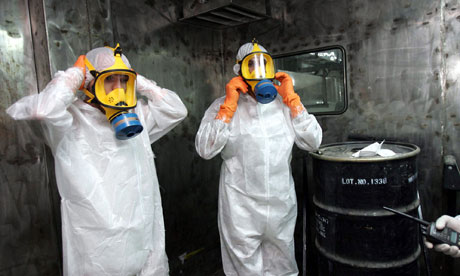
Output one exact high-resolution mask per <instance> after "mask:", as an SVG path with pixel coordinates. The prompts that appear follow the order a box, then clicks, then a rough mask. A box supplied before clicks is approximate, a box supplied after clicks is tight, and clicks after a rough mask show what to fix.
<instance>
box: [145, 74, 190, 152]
mask: <svg viewBox="0 0 460 276" xmlns="http://www.w3.org/2000/svg"><path fill="white" fill-rule="evenodd" d="M137 92H138V93H139V94H141V95H143V96H145V97H146V98H147V99H148V100H147V103H146V104H144V105H143V106H142V107H141V108H142V109H143V113H144V114H145V122H146V126H145V127H146V129H147V130H148V132H149V137H150V142H152V143H153V142H155V141H156V140H158V139H160V138H161V137H162V136H163V135H165V134H166V133H168V132H169V131H170V130H172V129H173V128H174V127H175V126H177V125H178V124H179V123H180V122H181V121H182V120H184V119H185V117H187V108H186V107H185V105H184V104H183V103H182V101H181V99H180V98H179V96H178V95H177V94H176V93H174V92H173V91H171V90H168V89H166V88H161V87H159V86H158V85H157V84H156V83H155V82H154V81H152V80H149V79H147V78H145V77H143V76H141V75H138V76H137Z"/></svg>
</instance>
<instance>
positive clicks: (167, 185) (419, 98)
mask: <svg viewBox="0 0 460 276" xmlns="http://www.w3.org/2000/svg"><path fill="white" fill-rule="evenodd" d="M89 3H90V4H91V5H90V6H86V4H89ZM270 3H271V13H272V19H268V20H265V21H262V22H256V23H253V24H250V25H246V26H243V27H238V28H232V29H228V30H223V31H219V30H211V29H204V28H199V27H196V26H191V25H186V24H183V23H177V20H178V18H180V17H181V9H182V1H179V0H175V1H121V0H114V1H109V0H105V1H104V0H100V1H91V2H90V1H83V2H82V1H57V0H45V1H44V7H41V6H40V4H41V3H40V1H30V4H29V1H26V0H14V1H5V0H4V1H1V2H0V65H1V66H0V72H1V75H0V77H1V81H2V83H3V84H4V85H2V86H1V87H0V128H1V130H0V203H1V204H0V206H1V207H0V235H1V236H0V275H58V274H59V273H60V266H61V264H60V258H61V257H60V254H61V253H60V251H61V249H60V247H61V245H60V243H61V241H60V232H59V231H60V219H59V217H60V214H59V207H58V206H59V202H58V200H59V198H58V195H57V192H56V187H55V183H54V182H53V181H54V175H53V174H54V172H53V164H52V158H50V155H49V152H48V151H47V149H46V147H45V146H44V145H43V143H42V142H41V139H40V135H39V133H37V131H36V126H34V124H27V123H24V122H15V121H13V120H11V119H10V118H9V117H8V116H7V115H6V113H5V112H4V110H5V109H6V108H7V107H8V106H9V105H11V104H12V103H13V102H15V101H16V100H18V99H19V98H21V97H23V96H25V95H28V94H34V93H38V92H39V91H40V90H41V89H42V88H43V87H44V85H45V84H46V82H47V81H49V79H50V76H51V75H52V74H54V73H55V72H56V71H57V70H64V69H66V68H68V67H69V66H71V65H72V64H73V63H74V61H75V60H76V58H77V57H78V56H79V55H80V54H84V53H86V52H87V51H88V50H89V49H91V48H94V47H100V46H104V45H110V46H113V45H114V43H115V42H120V44H121V45H122V47H123V49H124V50H125V54H126V55H127V56H128V58H129V59H130V62H131V64H132V66H133V67H134V69H136V71H137V72H139V73H140V74H142V75H144V76H146V77H148V78H151V79H153V80H155V81H156V82H157V83H158V85H160V86H162V87H166V88H169V89H171V90H173V91H176V92H177V93H178V95H179V96H180V97H181V98H182V100H183V101H184V103H185V105H186V106H187V108H188V110H189V116H188V117H187V118H186V119H185V121H184V122H183V123H182V124H180V125H179V126H178V127H176V128H175V129H174V130H173V131H171V132H170V133H169V134H168V135H166V136H165V137H164V138H162V139H160V140H159V141H158V142H157V143H155V144H154V145H153V149H154V152H155V154H156V160H155V162H156V165H157V169H158V176H159V181H160V186H161V193H162V200H163V208H164V215H165V223H166V247H167V253H168V256H169V259H170V268H171V275H181V274H183V275H220V274H221V272H220V270H221V265H220V248H219V238H218V233H217V221H216V217H217V186H218V185H217V183H218V177H219V171H220V167H219V166H220V157H216V158H214V159H213V160H210V161H205V160H202V159H201V158H200V157H199V156H198V155H197V154H196V152H195V149H194V136H195V133H196V131H197V128H198V126H199V123H200V120H201V117H202V116H203V114H204V111H205V110H206V108H207V107H208V106H209V104H210V103H211V102H212V101H213V100H214V99H215V98H216V97H218V96H220V95H223V94H224V86H225V83H226V82H227V81H228V79H230V78H231V77H232V76H233V73H232V69H231V68H232V66H233V62H234V58H235V52H236V50H237V49H238V47H239V46H240V45H241V44H242V43H244V42H248V41H250V40H251V39H252V38H253V37H256V38H257V39H258V40H259V42H260V43H261V44H262V45H263V46H265V47H266V48H267V49H268V50H269V51H271V53H272V54H275V55H276V54H284V53H289V52H293V51H300V50H309V49H314V48H318V47H323V46H330V45H341V46H343V47H344V48H345V50H346V55H347V62H348V65H347V70H348V72H347V76H348V78H347V79H348V96H349V108H348V111H347V112H345V113H344V114H342V115H338V116H326V117H320V118H318V119H319V121H320V124H321V126H322V127H323V130H324V142H323V144H326V143H332V142H340V141H346V140H349V139H350V138H352V137H375V138H384V139H387V140H397V141H401V142H410V143H414V144H416V145H418V146H419V147H421V153H420V155H419V160H418V161H419V178H418V184H419V189H420V193H421V200H422V207H423V211H424V215H425V217H426V218H427V219H430V220H433V219H435V218H436V217H437V216H439V215H441V214H442V213H444V212H445V208H446V195H445V192H444V191H443V190H442V158H443V155H446V154H452V155H454V156H455V157H456V158H457V160H459V161H460V144H459V143H458V138H457V137H459V132H460V120H459V117H460V114H459V112H460V97H459V94H458V91H459V89H458V88H459V87H458V85H459V84H457V78H458V76H459V74H460V65H459V63H460V55H459V53H458V51H459V43H458V42H457V41H458V39H457V37H458V36H459V35H460V22H459V21H460V20H459V18H460V5H459V2H458V1H449V0H437V1H434V0H417V1H416V0H412V1H409V0H386V1H380V0H366V1H363V0H351V1H350V0H348V1H347V0H334V1H331V0H322V1H320V0H310V1H301V0H298V1H280V0H272V1H270ZM43 8H44V11H45V13H43V12H42V10H41V9H43ZM44 14H45V15H44ZM45 19H46V20H45ZM45 25H46V30H47V32H45ZM306 156H307V155H306V153H305V152H301V151H300V150H297V149H295V151H294V155H293V157H294V158H293V163H292V165H293V173H294V177H295V179H296V182H297V190H298V198H299V201H302V199H303V196H304V192H306V188H307V187H308V185H307V186H304V185H302V183H303V182H304V181H303V178H304V177H305V175H304V173H305V172H306V170H303V162H304V160H307V161H308V159H307V158H306ZM310 188H311V187H310ZM310 190H311V189H310ZM300 211H302V210H300ZM301 214H302V213H299V221H298V225H297V229H296V242H297V248H296V251H297V255H298V261H299V265H300V264H301V263H302V260H301V257H302V252H301V251H302V250H301V249H302V247H301V241H302V220H301V217H302V216H301ZM190 253H191V254H190ZM194 253H195V254H194ZM184 254H185V255H184ZM187 254H188V255H187ZM180 256H188V258H187V259H186V260H185V261H184V262H181V260H180ZM432 258H433V262H434V263H433V264H434V270H435V272H436V273H437V274H434V275H443V273H446V272H445V269H444V267H445V263H446V262H448V261H449V260H446V259H445V258H443V256H442V255H439V254H435V253H433V254H432ZM459 275H460V274H459Z"/></svg>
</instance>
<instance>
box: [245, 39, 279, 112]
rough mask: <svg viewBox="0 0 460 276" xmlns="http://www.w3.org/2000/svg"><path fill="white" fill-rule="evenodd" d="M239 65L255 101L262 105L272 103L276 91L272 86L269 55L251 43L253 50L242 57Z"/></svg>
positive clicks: (272, 70) (271, 66)
mask: <svg viewBox="0 0 460 276" xmlns="http://www.w3.org/2000/svg"><path fill="white" fill-rule="evenodd" d="M239 64H240V70H241V76H242V77H243V79H244V80H245V81H246V83H248V84H249V86H251V88H252V91H254V94H255V96H256V100H257V101H258V102H260V103H263V104H267V103H270V102H272V101H273V100H274V99H275V98H276V95H277V94H278V91H277V90H276V88H275V86H274V85H273V79H274V78H275V69H274V65H273V59H272V57H271V56H270V54H268V53H267V52H264V51H262V50H261V49H260V47H259V45H258V44H257V43H255V42H253V50H252V51H251V53H249V54H247V55H246V56H244V57H243V59H242V60H241V61H240V62H239Z"/></svg>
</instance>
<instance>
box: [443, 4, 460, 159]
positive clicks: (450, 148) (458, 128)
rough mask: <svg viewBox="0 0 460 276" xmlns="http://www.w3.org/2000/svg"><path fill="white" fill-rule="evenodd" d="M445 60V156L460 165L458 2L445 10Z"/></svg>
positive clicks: (459, 5)
mask: <svg viewBox="0 0 460 276" xmlns="http://www.w3.org/2000/svg"><path fill="white" fill-rule="evenodd" d="M443 15H444V28H443V29H442V31H443V32H442V34H443V35H444V43H443V45H444V47H443V49H442V52H443V58H444V60H445V66H446V69H445V89H443V90H444V92H443V94H442V98H444V100H443V101H444V104H445V126H444V128H445V132H444V137H443V138H444V148H443V152H444V155H454V157H455V158H456V160H457V163H458V164H460V143H459V137H460V94H459V93H460V92H459V91H460V82H459V81H458V80H459V78H460V51H459V48H460V41H459V39H458V37H459V34H460V24H459V23H460V4H459V2H458V1H454V0H450V1H446V4H445V6H444V8H443Z"/></svg>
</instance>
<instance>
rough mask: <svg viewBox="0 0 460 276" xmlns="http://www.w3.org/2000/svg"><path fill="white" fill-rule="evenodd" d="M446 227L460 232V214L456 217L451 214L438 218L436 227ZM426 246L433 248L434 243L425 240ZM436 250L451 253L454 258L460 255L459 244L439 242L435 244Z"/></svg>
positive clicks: (440, 228) (439, 228)
mask: <svg viewBox="0 0 460 276" xmlns="http://www.w3.org/2000/svg"><path fill="white" fill-rule="evenodd" d="M444 227H448V228H450V229H452V230H454V231H457V232H460V215H459V216H456V217H455V218H453V217H450V216H446V215H444V216H441V217H440V218H438V219H437V220H436V229H438V230H442V229H444ZM425 246H426V247H427V248H430V249H431V248H433V244H432V243H431V242H429V241H427V240H425ZM434 250H436V251H439V252H442V253H444V254H446V255H450V256H452V257H453V258H458V257H460V250H459V248H458V247H457V246H450V245H448V244H445V243H443V244H438V245H435V246H434Z"/></svg>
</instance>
